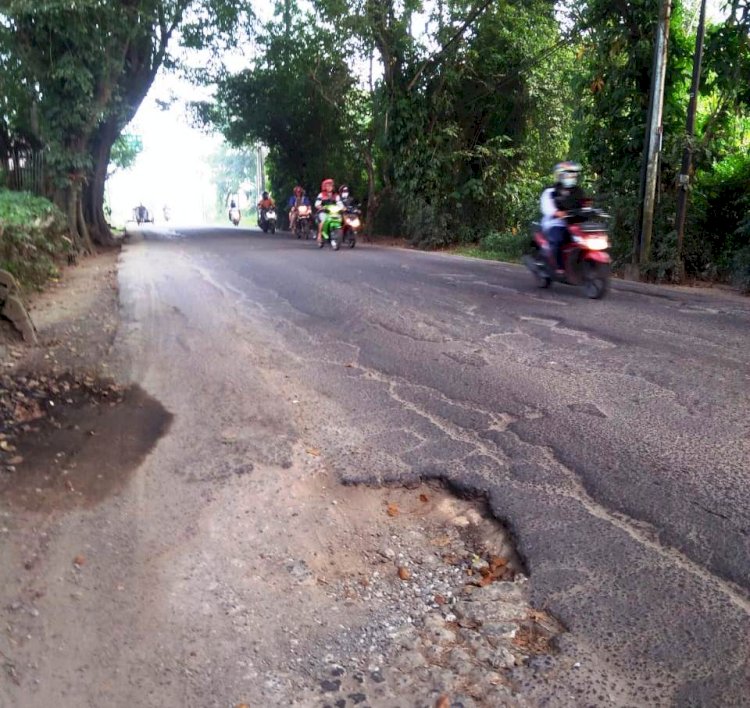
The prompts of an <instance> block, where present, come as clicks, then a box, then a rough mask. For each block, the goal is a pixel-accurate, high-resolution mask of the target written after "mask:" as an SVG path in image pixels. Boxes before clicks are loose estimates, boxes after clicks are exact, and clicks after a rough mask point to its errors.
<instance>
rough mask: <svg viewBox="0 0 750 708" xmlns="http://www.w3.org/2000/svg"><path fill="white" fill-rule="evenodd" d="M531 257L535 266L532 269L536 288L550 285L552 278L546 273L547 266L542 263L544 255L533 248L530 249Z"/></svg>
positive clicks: (544, 287)
mask: <svg viewBox="0 0 750 708" xmlns="http://www.w3.org/2000/svg"><path fill="white" fill-rule="evenodd" d="M531 258H532V260H533V261H534V265H535V266H536V268H535V269H534V270H533V271H532V273H533V275H534V280H535V281H536V286H537V287H538V288H542V289H546V288H548V287H549V286H550V285H552V278H550V277H549V275H547V267H546V266H545V263H544V256H543V255H542V254H541V253H540V251H539V249H538V248H534V249H533V250H532V251H531Z"/></svg>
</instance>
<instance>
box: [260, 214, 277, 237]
mask: <svg viewBox="0 0 750 708" xmlns="http://www.w3.org/2000/svg"><path fill="white" fill-rule="evenodd" d="M258 225H259V226H260V228H261V229H263V233H266V234H267V233H268V232H269V231H270V232H271V233H272V234H275V233H276V209H274V208H273V207H271V208H270V209H261V212H260V219H259V222H258Z"/></svg>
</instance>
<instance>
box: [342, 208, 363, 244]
mask: <svg viewBox="0 0 750 708" xmlns="http://www.w3.org/2000/svg"><path fill="white" fill-rule="evenodd" d="M361 216H362V211H361V210H360V209H358V208H357V207H354V206H351V207H347V208H346V210H345V211H344V226H343V229H342V232H341V233H342V235H341V243H342V244H344V243H345V244H346V245H347V246H349V248H354V247H355V246H356V245H357V235H358V234H359V232H360V231H362V219H361Z"/></svg>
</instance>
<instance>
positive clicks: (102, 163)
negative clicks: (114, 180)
mask: <svg viewBox="0 0 750 708" xmlns="http://www.w3.org/2000/svg"><path fill="white" fill-rule="evenodd" d="M118 135H119V130H118V127H117V124H116V122H115V121H113V120H110V121H107V122H106V123H104V124H102V125H101V126H99V129H98V130H97V132H96V135H95V136H94V138H93V139H92V141H91V159H92V160H93V163H94V169H93V171H92V174H91V177H90V178H89V181H88V183H87V184H86V186H85V188H84V192H83V214H84V217H85V219H86V223H87V225H88V229H89V231H90V233H91V238H93V240H94V241H96V243H98V244H100V245H102V246H111V245H113V244H114V243H115V238H114V236H113V235H112V231H111V229H110V227H109V224H108V223H107V219H106V217H105V216H104V187H105V184H106V182H107V169H108V167H109V159H110V156H111V154H112V146H113V145H114V144H115V141H116V140H117V136H118Z"/></svg>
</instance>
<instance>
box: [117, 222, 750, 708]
mask: <svg viewBox="0 0 750 708" xmlns="http://www.w3.org/2000/svg"><path fill="white" fill-rule="evenodd" d="M145 235H146V239H145V241H143V242H136V243H133V244H131V245H130V246H128V252H127V254H126V260H127V259H131V263H132V258H134V257H135V258H140V259H142V260H143V262H146V261H148V263H149V267H150V268H151V269H155V270H156V271H159V272H160V273H161V274H162V275H163V282H162V283H161V284H160V285H159V287H160V288H162V289H165V290H166V289H169V288H170V287H173V288H174V292H173V296H174V301H175V303H176V305H175V309H176V311H178V312H179V314H180V316H181V317H184V319H185V326H186V327H189V326H190V312H189V311H180V307H181V305H180V302H181V298H182V296H181V295H180V293H179V291H178V289H180V288H181V289H184V288H186V287H190V284H189V282H185V281H184V279H179V282H175V283H173V284H172V286H170V282H169V281H170V271H171V270H172V269H174V268H176V267H177V265H179V268H181V269H183V270H184V269H185V268H188V269H189V271H190V272H191V273H192V274H193V275H194V278H195V282H196V283H201V286H204V285H206V284H208V285H210V286H211V287H210V292H212V293H213V295H212V296H211V297H212V298H213V299H215V303H212V304H211V306H212V307H214V308H217V309H221V310H222V311H226V310H227V309H234V310H235V311H236V312H237V314H238V316H239V317H241V318H242V321H243V323H244V326H250V327H251V328H252V329H253V331H254V332H255V333H256V335H257V337H260V338H265V339H266V340H267V341H268V342H269V345H271V344H272V345H273V351H274V352H277V353H276V354H275V355H274V360H273V361H272V362H267V363H268V364H269V365H273V366H275V367H277V368H278V369H280V370H284V372H285V373H286V374H287V375H288V376H289V377H290V379H291V381H292V382H293V384H296V385H298V386H299V388H300V391H302V392H303V393H301V394H300V395H301V396H302V395H305V396H307V397H308V398H310V397H313V398H314V399H315V405H316V409H317V410H318V411H319V415H318V419H317V420H316V421H314V424H315V426H316V427H317V433H318V436H319V441H320V445H321V447H324V448H325V449H326V451H327V454H328V455H329V458H330V460H331V461H332V463H333V465H334V467H335V469H336V472H337V473H338V474H339V475H340V477H341V479H342V480H344V481H345V482H352V483H368V484H370V483H378V484H380V483H388V482H397V483H409V482H413V481H414V480H415V479H417V478H421V479H429V478H441V479H443V480H445V481H447V482H448V483H450V484H451V485H452V486H454V487H455V488H456V489H458V490H466V491H471V492H481V493H484V494H486V495H487V496H488V499H489V502H490V505H491V508H492V510H493V512H494V513H495V514H496V515H497V516H498V517H499V518H500V519H501V520H503V521H504V523H505V524H506V525H507V526H508V527H509V528H510V530H511V531H512V533H513V534H514V536H515V539H516V542H517V547H518V550H519V552H520V554H521V556H522V558H523V559H524V562H525V563H526V566H527V569H528V571H529V572H530V575H531V582H532V600H533V602H534V603H535V604H536V605H537V606H538V607H540V608H543V609H545V610H547V611H549V612H552V613H553V614H554V615H555V616H557V617H558V618H559V619H560V620H561V621H562V622H563V623H564V625H565V626H566V627H567V629H568V630H569V631H568V633H567V634H566V635H565V636H564V638H563V640H562V642H561V646H562V651H563V653H565V654H568V655H570V656H571V657H574V658H576V660H577V661H580V668H579V669H578V670H577V671H576V673H575V675H574V676H571V677H570V681H572V682H573V683H575V684H578V685H579V686H585V687H586V690H585V695H586V696H587V702H589V703H596V702H597V699H596V697H597V696H598V695H599V696H602V695H604V694H605V693H607V692H610V693H611V691H613V690H616V691H617V692H618V695H620V696H621V697H622V702H623V703H624V704H647V703H654V704H660V705H663V704H665V703H672V704H676V705H717V706H727V705H750V698H748V695H750V694H749V693H748V685H750V642H748V637H750V595H749V594H748V589H750V483H749V477H750V396H749V395H748V392H749V391H750V366H749V364H750V301H748V300H747V299H744V298H741V297H739V296H736V295H734V294H731V293H728V292H720V291H707V290H701V289H675V288H671V289H667V288H658V287H650V286H643V285H636V284H631V283H615V285H614V287H613V291H612V292H611V294H610V296H609V297H608V299H606V300H604V301H590V300H588V299H586V298H585V296H584V295H583V293H582V292H580V291H579V290H576V289H571V288H566V287H556V288H553V289H552V290H549V291H540V290H537V289H535V288H534V286H533V284H532V282H531V278H530V276H529V275H528V273H527V272H526V271H525V270H524V269H523V268H521V267H517V266H513V265H507V264H499V263H489V262H482V261H477V260H472V259H465V258H460V257H454V256H446V255H440V254H425V253H417V252H410V251H405V250H399V249H386V248H376V247H367V246H365V247H358V248H357V249H355V250H354V251H349V250H346V251H341V252H338V253H334V252H331V251H330V250H328V249H326V250H324V251H319V250H318V249H317V248H315V247H314V244H312V243H305V242H298V241H295V240H292V239H290V238H289V237H288V235H286V234H277V235H276V236H274V237H270V236H264V235H263V234H261V233H260V232H255V231H242V230H237V229H213V230H208V229H204V230H197V229H193V230H185V231H181V232H180V233H177V232H166V231H159V230H158V229H154V230H151V231H147V232H146V234H145ZM126 286H127V284H126ZM215 346H216V348H217V350H218V351H219V352H221V350H222V346H223V345H222V342H221V341H217V342H216V345H215ZM278 352H281V354H278ZM223 355H224V356H226V357H231V356H232V352H231V351H230V350H227V351H224V352H223ZM225 393H226V392H225ZM529 691H530V694H529V695H531V696H536V697H537V698H538V699H539V700H540V701H542V700H543V699H544V698H545V697H548V696H550V695H554V693H555V686H554V685H545V686H536V687H530V688H529Z"/></svg>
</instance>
